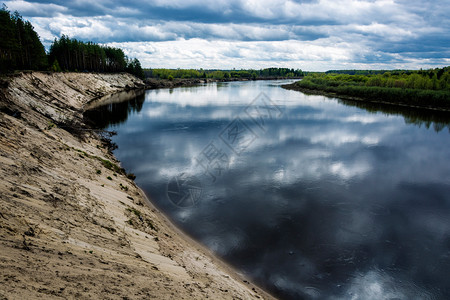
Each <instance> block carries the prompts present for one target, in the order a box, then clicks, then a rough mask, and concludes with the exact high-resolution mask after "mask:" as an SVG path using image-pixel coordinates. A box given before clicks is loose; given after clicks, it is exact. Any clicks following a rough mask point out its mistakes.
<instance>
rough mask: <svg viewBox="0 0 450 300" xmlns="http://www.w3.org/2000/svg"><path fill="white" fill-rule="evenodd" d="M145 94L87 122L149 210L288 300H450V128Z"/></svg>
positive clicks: (410, 119) (269, 86)
mask: <svg viewBox="0 0 450 300" xmlns="http://www.w3.org/2000/svg"><path fill="white" fill-rule="evenodd" d="M287 82H288V81H250V82H230V83H209V84H204V85H200V86H196V87H187V88H177V89H161V90H148V91H146V92H145V94H143V95H141V96H138V97H136V98H134V99H133V100H131V101H128V102H121V103H110V104H108V105H105V106H102V107H97V108H96V109H95V110H93V111H90V112H89V113H87V115H88V116H89V117H90V118H91V119H93V120H96V122H97V126H99V127H103V128H106V129H107V130H114V131H116V132H117V133H118V134H117V135H116V136H114V137H113V138H112V140H113V142H114V143H116V144H117V145H118V148H117V149H116V150H115V151H114V154H115V155H116V157H117V158H118V159H119V160H120V161H121V162H122V166H123V167H124V168H125V169H126V170H127V171H128V172H133V173H134V174H135V175H136V176H137V178H136V183H137V184H138V185H139V186H140V187H142V189H143V190H144V191H145V193H146V194H147V195H148V197H149V198H150V199H151V200H152V201H153V202H154V204H155V205H156V206H157V207H158V208H160V209H161V210H162V211H163V212H164V213H165V214H166V215H167V216H169V217H170V218H171V219H172V220H173V222H174V223H176V224H177V225H178V226H179V227H180V228H182V229H183V230H184V231H185V232H187V233H188V234H189V235H191V236H193V237H194V238H195V239H197V240H198V241H200V242H201V243H203V244H204V245H206V246H207V247H208V248H210V249H211V250H212V251H214V252H215V253H216V254H217V255H219V256H220V257H222V258H224V259H225V260H226V261H227V262H229V263H230V264H231V265H233V266H235V268H236V269H237V270H238V271H239V272H241V273H243V274H245V275H246V276H248V277H249V278H252V279H253V280H254V281H255V282H256V283H259V284H260V285H261V286H262V287H265V288H266V289H267V290H269V291H270V292H272V293H273V294H274V295H276V296H278V297H280V298H282V299H449V298H450V277H449V276H448V272H449V270H450V162H449V158H450V133H449V124H450V118H449V117H448V115H445V114H439V113H437V112H423V111H411V110H408V109H405V108H403V109H401V110H400V109H397V108H395V107H381V108H380V107H378V106H373V105H365V104H361V103H352V102H347V101H342V100H338V99H334V98H328V97H324V96H317V95H305V94H303V93H300V92H296V91H289V90H284V89H282V88H281V87H280V85H281V84H283V83H287Z"/></svg>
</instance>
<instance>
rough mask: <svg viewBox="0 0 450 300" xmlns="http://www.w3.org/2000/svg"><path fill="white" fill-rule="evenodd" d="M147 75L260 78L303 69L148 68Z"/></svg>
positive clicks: (295, 75) (294, 74)
mask: <svg viewBox="0 0 450 300" xmlns="http://www.w3.org/2000/svg"><path fill="white" fill-rule="evenodd" d="M144 73H145V77H147V78H157V79H169V80H170V79H174V78H214V79H225V80H226V79H230V78H236V79H258V78H299V77H303V76H304V75H305V74H304V72H303V71H302V70H300V69H297V70H294V69H289V68H267V69H261V70H203V69H199V70H195V69H146V70H144Z"/></svg>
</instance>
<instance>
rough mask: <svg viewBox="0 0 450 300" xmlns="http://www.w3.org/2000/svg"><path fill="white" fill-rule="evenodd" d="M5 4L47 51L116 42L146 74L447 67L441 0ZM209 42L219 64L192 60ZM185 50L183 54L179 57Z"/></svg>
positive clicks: (448, 38)
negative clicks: (58, 43)
mask: <svg viewBox="0 0 450 300" xmlns="http://www.w3.org/2000/svg"><path fill="white" fill-rule="evenodd" d="M5 3H6V5H7V6H8V7H9V8H10V9H11V10H18V11H19V12H21V14H22V15H23V16H24V17H26V18H30V19H31V21H32V22H33V24H34V25H35V27H36V30H37V31H38V33H39V34H40V35H41V37H42V38H43V40H44V43H45V44H46V45H47V46H48V45H49V44H50V43H51V41H52V40H53V39H54V37H56V36H60V35H61V34H67V35H69V36H70V37H73V38H78V39H82V40H91V41H94V42H98V43H115V44H116V45H119V46H123V47H125V48H126V49H127V51H128V52H127V53H128V54H130V55H131V54H133V55H136V56H138V58H140V59H141V60H143V62H144V63H145V64H144V65H146V66H151V64H154V62H155V61H156V62H159V63H160V64H164V65H159V66H167V67H178V66H179V67H185V66H187V67H188V66H190V67H198V66H202V67H206V68H209V67H228V68H229V67H239V66H240V65H242V63H243V62H245V63H248V64H249V66H253V67H255V68H258V67H265V66H269V65H278V66H281V65H283V66H290V67H299V68H304V66H305V65H307V66H311V67H313V69H316V70H320V69H328V67H326V65H327V64H328V65H329V68H342V67H361V68H362V67H367V66H369V65H371V66H373V67H383V68H389V67H393V68H398V67H403V68H412V67H424V68H426V67H431V66H436V65H448V64H449V62H450V50H449V49H448V45H449V44H450V43H449V42H450V32H449V30H448V28H450V21H449V18H448V17H447V15H448V13H449V12H450V2H449V1H446V0H439V1H432V2H431V1H426V2H424V1H419V0H412V1H406V0H370V1H369V0H365V1H364V0H363V1H353V0H340V1H332V0H310V1H294V0H275V1H269V0H260V1H252V0H228V1H227V0H217V1H214V2H212V1H210V2H205V1H200V0H173V1H163V0H154V1H138V0H129V1H124V0H119V1H113V0H98V1H91V0H74V1H62V0H43V1H33V0H28V1H6V2H5ZM211 42H214V43H215V44H216V47H222V48H218V49H216V51H214V52H218V53H220V55H219V56H220V57H215V58H214V57H211V55H207V54H206V57H211V62H204V61H203V62H200V61H196V60H195V55H194V57H192V56H191V55H190V54H189V53H203V52H204V51H205V48H202V47H201V45H205V44H207V46H208V47H207V48H209V46H211V45H210V44H209V43H211ZM270 42H276V43H275V44H273V45H270ZM280 42H282V43H281V44H280ZM169 45H170V46H169ZM183 47H187V49H185V50H186V53H187V54H185V53H183V51H178V50H176V49H177V48H183ZM196 47H200V48H196ZM144 48H147V49H144ZM138 49H139V50H138ZM171 49H172V50H171ZM167 51H169V52H172V53H168V52H167ZM254 51H259V55H255V53H254ZM264 51H272V52H264ZM305 51H309V52H308V53H305ZM149 52H150V53H152V54H153V55H154V56H155V55H156V56H155V57H154V59H152V58H150V57H148V53H149ZM163 52H165V53H164V54H163ZM236 53H237V54H238V55H236ZM228 54H233V55H231V57H230V60H229V64H228V65H225V64H220V63H218V62H215V63H214V59H217V58H220V59H227V55H228ZM200 56H202V57H203V58H204V57H205V55H200ZM167 57H171V58H172V59H171V60H167ZM175 62H177V63H178V65H173V63H175ZM313 62H315V64H314V63H313ZM321 62H327V64H325V63H323V64H321ZM189 63H191V65H189ZM331 63H332V65H330V64H331ZM392 64H395V65H392ZM314 66H316V67H314Z"/></svg>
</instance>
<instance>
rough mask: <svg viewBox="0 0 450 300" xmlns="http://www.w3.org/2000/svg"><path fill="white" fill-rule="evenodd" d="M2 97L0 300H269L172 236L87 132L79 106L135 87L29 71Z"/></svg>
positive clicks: (123, 79)
mask: <svg viewBox="0 0 450 300" xmlns="http://www.w3.org/2000/svg"><path fill="white" fill-rule="evenodd" d="M1 86H2V88H1V89H0V166H1V169H0V299H36V298H42V299H57V298H64V299H153V298H154V299H205V298H212V299H261V298H264V299H272V297H271V296H270V295H269V294H267V293H265V292H264V291H263V290H261V289H259V288H258V287H257V286H255V285H254V284H252V283H250V282H248V281H247V280H246V279H245V278H242V277H241V276H239V275H238V274H237V273H236V272H235V271H234V270H233V269H232V268H231V267H229V266H228V265H226V264H225V263H223V262H222V261H220V260H219V259H217V258H216V257H214V255H213V254H212V253H210V252H209V251H208V250H207V249H205V248H204V247H202V246H200V245H199V244H197V243H196V242H195V241H193V240H192V239H190V238H189V237H187V236H185V235H184V234H183V233H182V232H180V231H179V230H178V229H176V228H175V227H174V226H173V225H172V224H171V223H170V222H169V221H168V220H167V219H166V218H165V217H164V216H163V215H162V214H161V213H160V212H159V211H158V210H157V209H155V207H153V206H152V205H151V203H150V202H149V201H146V198H145V195H143V193H142V192H141V190H140V189H139V188H138V187H137V186H136V185H135V184H134V182H133V181H132V180H130V179H128V178H127V177H126V175H125V174H122V173H121V172H120V170H119V169H116V170H114V168H115V167H114V166H120V164H119V162H118V161H117V160H116V159H115V158H114V157H113V156H112V155H111V154H110V152H109V151H108V147H107V146H108V145H107V143H106V142H105V140H102V139H101V138H100V137H99V136H98V135H97V134H96V133H94V132H92V131H89V130H85V129H86V128H85V127H84V125H83V123H82V119H81V116H82V112H83V109H84V107H85V106H86V105H87V104H88V103H90V102H92V100H93V99H96V98H99V97H102V96H105V95H110V94H114V93H117V92H120V91H123V90H125V89H133V88H138V87H142V86H143V82H142V81H141V80H139V79H138V78H135V77H133V76H131V75H129V74H86V73H54V74H52V73H39V72H33V73H24V74H20V75H18V76H15V77H11V78H9V79H7V80H3V81H2V84H1ZM107 161H109V162H110V163H111V164H109V163H108V162H107Z"/></svg>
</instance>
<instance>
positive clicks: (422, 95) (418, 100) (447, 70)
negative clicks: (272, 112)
mask: <svg viewBox="0 0 450 300" xmlns="http://www.w3.org/2000/svg"><path fill="white" fill-rule="evenodd" d="M287 88H292V89H299V90H302V91H311V90H316V91H320V92H324V93H334V94H338V95H343V96H350V97H358V98H363V99H371V100H373V101H383V102H388V103H392V104H402V105H404V104H407V105H413V106H421V107H428V108H430V107H432V108H445V109H450V67H444V68H436V69H430V70H414V71H411V70H395V71H386V72H383V73H382V74H380V73H378V74H377V73H375V74H367V75H359V74H358V75H349V74H345V73H339V74H336V73H311V74H308V76H306V77H304V78H303V80H302V81H299V82H296V83H295V84H293V85H290V86H287Z"/></svg>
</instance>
